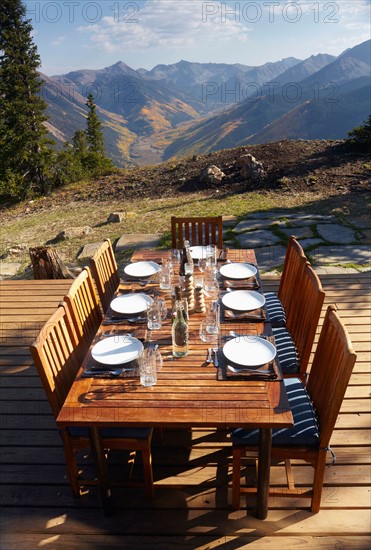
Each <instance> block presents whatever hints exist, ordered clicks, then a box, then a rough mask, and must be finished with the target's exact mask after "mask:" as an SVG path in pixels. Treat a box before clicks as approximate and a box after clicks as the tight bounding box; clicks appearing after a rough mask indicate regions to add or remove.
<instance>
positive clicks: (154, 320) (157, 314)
mask: <svg viewBox="0 0 371 550" xmlns="http://www.w3.org/2000/svg"><path fill="white" fill-rule="evenodd" d="M161 315H162V314H161V307H160V304H159V302H157V303H156V302H155V301H154V302H152V304H148V306H147V327H148V328H149V330H158V329H159V328H161V325H162V321H161Z"/></svg>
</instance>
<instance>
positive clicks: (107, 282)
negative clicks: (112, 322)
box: [89, 239, 120, 312]
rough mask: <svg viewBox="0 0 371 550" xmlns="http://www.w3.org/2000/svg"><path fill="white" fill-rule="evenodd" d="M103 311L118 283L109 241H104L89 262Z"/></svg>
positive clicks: (118, 278) (117, 273) (113, 255)
mask: <svg viewBox="0 0 371 550" xmlns="http://www.w3.org/2000/svg"><path fill="white" fill-rule="evenodd" d="M89 265H90V269H91V273H92V275H93V278H94V281H95V284H96V286H97V290H98V295H99V299H100V302H101V304H102V308H103V311H104V312H106V311H107V309H108V306H109V305H110V303H111V301H112V298H113V296H114V294H115V292H116V290H117V287H118V286H119V283H120V276H119V272H118V268H117V263H116V259H115V254H114V252H113V248H112V245H111V241H110V240H109V239H106V240H105V241H104V243H103V244H102V245H101V246H100V247H99V248H98V250H97V251H96V252H95V254H94V255H93V257H92V258H91V259H90V262H89Z"/></svg>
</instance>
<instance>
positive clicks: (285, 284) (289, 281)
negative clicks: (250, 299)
mask: <svg viewBox="0 0 371 550" xmlns="http://www.w3.org/2000/svg"><path fill="white" fill-rule="evenodd" d="M306 262H307V258H306V256H305V254H304V250H303V248H302V246H301V245H300V243H299V242H298V241H297V239H296V238H295V237H294V236H291V237H290V239H289V242H288V244H287V248H286V254H285V261H284V264H283V270H282V275H281V279H280V286H279V289H278V297H279V299H280V300H281V302H282V305H283V307H284V309H285V311H286V312H289V311H290V307H291V301H292V297H293V295H294V293H295V292H297V289H298V287H299V285H300V279H301V276H302V275H303V272H304V269H305V265H306Z"/></svg>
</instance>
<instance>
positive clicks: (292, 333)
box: [272, 259, 325, 378]
mask: <svg viewBox="0 0 371 550" xmlns="http://www.w3.org/2000/svg"><path fill="white" fill-rule="evenodd" d="M300 261H302V259H301V260H300ZM324 299H325V293H324V291H323V288H322V284H321V281H320V280H319V277H318V275H317V274H316V272H315V271H314V269H313V268H312V266H311V265H310V264H309V262H306V264H305V266H304V270H303V272H302V273H301V274H300V279H298V280H297V282H296V286H295V291H294V292H293V295H292V299H291V304H290V309H289V311H288V315H287V322H286V327H283V328H282V327H281V328H273V329H272V330H273V334H274V337H275V341H276V347H277V356H278V359H279V362H280V365H281V369H282V372H283V374H284V375H296V374H300V375H301V376H302V377H303V378H304V377H305V373H306V371H307V367H308V362H309V357H310V353H311V350H312V346H313V342H314V337H315V334H316V330H317V326H318V321H319V317H320V315H321V310H322V305H323V301H324Z"/></svg>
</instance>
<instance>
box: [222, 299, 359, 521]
mask: <svg viewBox="0 0 371 550" xmlns="http://www.w3.org/2000/svg"><path fill="white" fill-rule="evenodd" d="M355 360H356V354H355V353H354V350H353V348H352V344H351V342H350V340H349V336H348V333H347V331H346V328H345V327H344V325H343V323H342V322H341V320H340V318H339V316H338V315H337V313H336V307H335V306H334V305H330V306H329V307H328V308H327V312H326V316H325V320H324V323H323V328H322V331H321V334H320V338H319V341H318V346H317V349H316V353H315V356H314V359H313V364H312V368H311V371H310V375H309V379H308V384H307V386H306V387H305V386H304V384H303V383H302V381H301V380H299V379H294V378H289V379H285V381H284V382H285V386H286V390H287V394H288V399H289V403H290V406H291V409H292V412H293V417H294V428H292V429H276V430H273V434H272V436H273V437H272V452H271V456H272V459H277V460H278V461H281V462H282V461H284V462H285V466H286V477H287V482H288V486H289V488H286V487H284V488H278V487H277V488H271V489H270V494H272V495H275V496H289V497H290V496H295V497H310V498H311V511H312V512H314V513H317V512H318V511H319V509H320V505H321V494H322V487H323V477H324V471H325V465H326V457H327V451H330V452H331V453H332V451H331V449H330V447H329V444H330V439H331V435H332V432H333V429H334V426H335V422H336V419H337V416H338V413H339V410H340V407H341V404H342V401H343V398H344V394H345V391H346V389H347V386H348V382H349V379H350V376H351V374H352V370H353V366H354V363H355ZM231 435H232V442H233V482H232V501H233V508H234V509H235V510H237V509H238V508H239V507H240V493H250V492H255V491H256V490H255V489H254V488H250V487H246V486H243V487H241V485H240V476H241V472H240V469H241V457H244V456H246V452H247V451H248V450H250V451H251V450H252V448H253V447H255V446H256V445H257V443H258V430H245V429H240V428H239V429H234V430H232V432H231ZM332 455H333V453H332ZM333 458H334V460H333V463H334V462H335V457H334V455H333ZM290 459H294V460H298V459H301V460H304V461H305V462H308V463H310V464H311V465H312V466H313V467H314V477H313V483H312V487H311V488H310V489H306V488H296V487H295V483H294V479H293V472H292V470H291V463H290Z"/></svg>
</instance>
